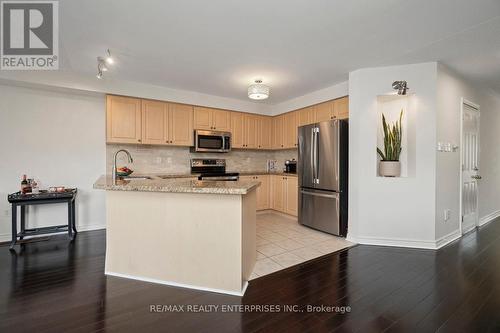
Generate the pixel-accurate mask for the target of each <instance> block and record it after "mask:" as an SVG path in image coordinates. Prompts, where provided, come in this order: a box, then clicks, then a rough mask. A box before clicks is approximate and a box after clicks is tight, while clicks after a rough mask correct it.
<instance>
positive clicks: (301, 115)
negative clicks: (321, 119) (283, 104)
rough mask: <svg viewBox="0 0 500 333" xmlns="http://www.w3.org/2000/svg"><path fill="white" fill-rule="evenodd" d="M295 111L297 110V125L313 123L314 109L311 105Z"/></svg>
mask: <svg viewBox="0 0 500 333" xmlns="http://www.w3.org/2000/svg"><path fill="white" fill-rule="evenodd" d="M297 112H298V116H297V118H298V123H299V126H304V125H309V124H313V123H314V110H313V107H312V106H310V107H307V108H303V109H300V110H298V111H297Z"/></svg>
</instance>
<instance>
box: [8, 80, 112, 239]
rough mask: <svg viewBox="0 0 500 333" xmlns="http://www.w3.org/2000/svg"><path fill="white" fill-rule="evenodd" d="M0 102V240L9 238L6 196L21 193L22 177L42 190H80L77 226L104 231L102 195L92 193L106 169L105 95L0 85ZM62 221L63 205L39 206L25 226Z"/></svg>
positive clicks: (103, 202) (83, 228)
mask: <svg viewBox="0 0 500 333" xmlns="http://www.w3.org/2000/svg"><path fill="white" fill-rule="evenodd" d="M0 101H1V102H0V152H1V159H0V198H1V200H0V219H1V223H0V241H5V240H9V239H10V229H11V228H10V225H11V224H10V205H9V204H8V202H7V194H8V193H10V192H15V191H18V190H19V188H20V182H21V176H22V174H27V175H28V176H29V177H35V178H36V179H39V180H40V181H41V184H42V185H43V186H53V185H63V186H68V187H69V186H72V187H78V189H79V193H78V201H77V213H78V216H77V227H78V228H79V229H80V230H87V229H96V228H103V227H105V199H104V193H103V192H101V191H97V190H94V189H92V185H93V183H94V181H95V180H96V179H97V178H98V177H99V176H100V175H102V174H104V173H105V168H106V146H105V107H104V95H101V94H98V95H96V94H88V93H87V94H83V93H68V92H56V91H51V90H44V89H31V88H22V87H12V86H6V85H0ZM31 213H34V214H31ZM66 217H67V210H66V206H65V205H64V204H57V205H54V206H52V207H50V206H38V207H33V208H31V209H30V214H29V219H28V223H29V226H30V227H31V226H41V225H46V224H64V223H66Z"/></svg>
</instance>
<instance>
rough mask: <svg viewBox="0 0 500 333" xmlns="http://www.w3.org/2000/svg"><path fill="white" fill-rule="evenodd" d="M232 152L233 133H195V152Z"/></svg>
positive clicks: (198, 131) (199, 131)
mask: <svg viewBox="0 0 500 333" xmlns="http://www.w3.org/2000/svg"><path fill="white" fill-rule="evenodd" d="M230 150H231V133H228V132H215V131H201V130H197V131H196V132H195V151H197V152H215V153H227V152H229V151H230Z"/></svg>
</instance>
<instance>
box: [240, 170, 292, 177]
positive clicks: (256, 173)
mask: <svg viewBox="0 0 500 333" xmlns="http://www.w3.org/2000/svg"><path fill="white" fill-rule="evenodd" d="M259 175H277V176H292V177H297V174H296V173H289V172H283V171H272V172H268V171H244V172H240V176H259Z"/></svg>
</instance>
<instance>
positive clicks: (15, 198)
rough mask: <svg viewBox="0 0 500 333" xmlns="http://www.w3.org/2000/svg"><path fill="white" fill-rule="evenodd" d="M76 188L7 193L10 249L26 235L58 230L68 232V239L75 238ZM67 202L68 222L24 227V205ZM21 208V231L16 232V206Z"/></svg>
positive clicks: (49, 232) (51, 232)
mask: <svg viewBox="0 0 500 333" xmlns="http://www.w3.org/2000/svg"><path fill="white" fill-rule="evenodd" d="M76 193H77V189H76V188H74V189H67V190H66V191H65V192H55V193H53V192H44V193H38V194H21V192H16V193H12V194H9V196H8V198H7V199H8V200H9V202H10V203H11V204H12V242H11V244H10V250H14V246H15V245H16V244H18V243H22V240H23V239H24V237H26V236H37V235H44V234H53V233H59V232H68V236H69V239H70V240H71V241H73V240H74V239H75V235H76V233H77V231H76V221H75V219H76V218H75V199H76ZM63 202H64V203H67V204H68V224H67V225H66V224H63V225H56V226H50V227H42V228H33V229H26V206H29V205H43V204H55V203H63ZM18 206H19V207H20V208H21V232H19V233H17V207H18Z"/></svg>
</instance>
